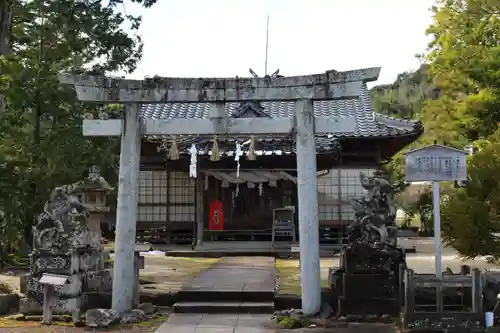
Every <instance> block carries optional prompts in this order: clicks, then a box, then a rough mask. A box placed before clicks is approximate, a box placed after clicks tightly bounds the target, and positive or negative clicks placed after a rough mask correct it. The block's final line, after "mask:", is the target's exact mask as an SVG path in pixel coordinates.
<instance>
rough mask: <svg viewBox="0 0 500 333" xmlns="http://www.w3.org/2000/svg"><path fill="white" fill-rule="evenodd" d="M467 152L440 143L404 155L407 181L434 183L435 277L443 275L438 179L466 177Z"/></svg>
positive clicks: (447, 179) (449, 179)
mask: <svg viewBox="0 0 500 333" xmlns="http://www.w3.org/2000/svg"><path fill="white" fill-rule="evenodd" d="M466 157H467V152H466V151H465V150H460V149H455V148H450V147H446V146H442V145H438V144H434V145H432V146H428V147H425V148H420V149H415V150H412V151H409V152H408V153H406V155H405V173H406V180H407V181H409V182H432V191H433V193H432V196H433V205H434V246H435V267H436V277H437V278H442V276H443V268H442V265H441V264H442V260H441V217H440V214H439V182H442V181H455V180H466V179H467V162H466Z"/></svg>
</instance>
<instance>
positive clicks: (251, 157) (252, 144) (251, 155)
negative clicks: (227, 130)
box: [247, 135, 257, 161]
mask: <svg viewBox="0 0 500 333" xmlns="http://www.w3.org/2000/svg"><path fill="white" fill-rule="evenodd" d="M247 158H248V160H250V161H255V159H256V158H257V156H256V155H255V136H253V135H252V136H251V137H250V145H249V146H248V153H247Z"/></svg>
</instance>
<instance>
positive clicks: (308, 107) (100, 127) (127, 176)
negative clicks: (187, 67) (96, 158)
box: [60, 68, 380, 315]
mask: <svg viewBox="0 0 500 333" xmlns="http://www.w3.org/2000/svg"><path fill="white" fill-rule="evenodd" d="M379 73H380V68H366V69H360V70H354V71H347V72H337V71H327V72H325V73H323V74H316V75H306V76H295V77H282V78H234V79H233V78H228V79H195V78H192V79H191V78H154V79H147V80H144V81H137V80H121V79H110V78H99V77H91V76H75V75H61V76H60V80H61V82H62V83H65V84H72V85H74V87H75V90H76V93H77V96H78V98H79V100H81V101H86V102H100V103H113V104H117V103H120V104H125V116H124V119H123V120H122V119H110V120H84V121H83V134H84V135H86V136H121V138H122V141H121V152H120V172H119V184H118V211H117V222H116V223H117V224H116V239H115V245H116V254H115V265H114V271H113V273H114V276H113V302H112V304H113V309H114V310H116V311H117V312H118V313H123V312H126V311H129V310H131V309H132V304H133V292H134V251H135V234H136V222H137V193H138V187H139V184H138V175H139V164H140V163H139V159H140V141H141V140H140V137H141V135H198V136H209V137H212V136H213V135H224V136H225V135H249V136H251V135H255V136H259V135H268V134H281V135H290V134H293V133H294V135H295V139H296V153H297V174H298V175H297V186H298V217H299V238H300V258H301V267H300V270H301V271H300V275H301V281H302V310H303V312H304V314H306V315H314V314H316V313H318V312H319V310H320V306H321V287H320V265H319V223H318V197H317V179H316V171H317V170H316V143H315V137H314V134H315V133H323V134H332V133H344V134H351V133H353V132H354V131H355V130H356V119H355V117H335V116H317V117H315V116H314V111H313V102H314V100H332V99H353V98H359V97H360V95H361V91H362V86H363V84H364V83H365V82H366V81H374V80H376V79H377V77H378V75H379ZM255 100H258V101H294V102H295V106H296V114H295V117H293V118H288V117H283V118H230V117H228V116H227V115H225V113H224V103H226V102H244V101H255ZM200 102H205V103H206V102H209V103H211V104H212V112H211V116H210V118H209V119H184V118H175V119H139V109H140V105H141V104H153V103H200Z"/></svg>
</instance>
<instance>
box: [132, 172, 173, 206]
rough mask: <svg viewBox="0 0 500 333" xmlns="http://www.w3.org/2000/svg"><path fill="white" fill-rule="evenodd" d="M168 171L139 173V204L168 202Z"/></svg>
mask: <svg viewBox="0 0 500 333" xmlns="http://www.w3.org/2000/svg"><path fill="white" fill-rule="evenodd" d="M167 185H168V184H167V172H166V171H141V172H140V173H139V204H167V189H168V187H167Z"/></svg>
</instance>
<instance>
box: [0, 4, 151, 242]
mask: <svg viewBox="0 0 500 333" xmlns="http://www.w3.org/2000/svg"><path fill="white" fill-rule="evenodd" d="M122 2H123V1H118V0H115V1H107V2H104V1H96V0H94V1H91V0H89V1H86V2H76V1H74V0H59V1H47V0H32V1H15V2H14V4H13V16H12V36H11V50H12V52H11V54H9V55H8V56H7V57H3V58H1V59H0V73H1V76H0V89H1V91H4V92H5V99H6V110H5V112H3V113H2V114H0V205H1V206H0V207H2V214H1V215H3V226H4V227H3V228H2V230H3V231H2V232H3V233H4V234H9V233H13V234H16V235H17V234H19V230H22V231H24V235H25V237H26V238H28V239H29V237H30V235H31V226H32V223H33V216H36V215H37V214H38V213H39V212H40V211H41V209H42V207H43V203H44V201H45V200H46V197H47V194H48V192H49V191H50V190H52V189H53V188H54V187H55V186H57V185H60V184H67V183H71V182H74V181H77V180H80V179H81V178H82V177H83V176H84V174H85V172H86V170H88V168H89V166H90V165H94V164H95V165H99V166H100V167H101V170H103V173H104V176H105V177H107V178H108V179H109V180H110V181H111V182H112V181H113V180H114V179H113V178H116V170H114V169H115V166H116V165H117V154H118V147H119V145H118V142H117V140H116V139H107V138H98V139H92V140H87V139H85V138H84V137H83V136H82V135H81V120H82V118H83V115H84V114H85V113H93V114H94V115H97V113H99V112H104V113H106V112H108V111H109V110H110V106H104V105H88V104H87V105H86V104H82V103H79V102H78V101H77V100H76V96H75V93H74V92H73V91H72V90H71V89H68V88H66V87H63V86H61V85H60V84H59V82H58V80H57V74H58V73H60V72H73V73H83V72H91V73H98V74H110V73H113V72H116V71H125V72H132V71H133V70H134V69H135V66H136V64H137V62H138V60H139V59H140V57H141V54H142V46H143V45H142V42H141V39H140V37H139V36H138V35H137V30H138V28H139V26H140V23H141V18H140V17H134V16H132V15H124V14H123V13H121V12H120V10H119V8H118V7H117V6H118V5H121V3H122ZM134 2H140V3H143V5H145V6H150V5H152V4H153V3H154V2H155V1H144V2H142V1H134ZM127 25H128V26H129V32H126V31H125V30H126V29H127ZM111 108H113V106H111ZM110 178H111V179H110Z"/></svg>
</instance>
